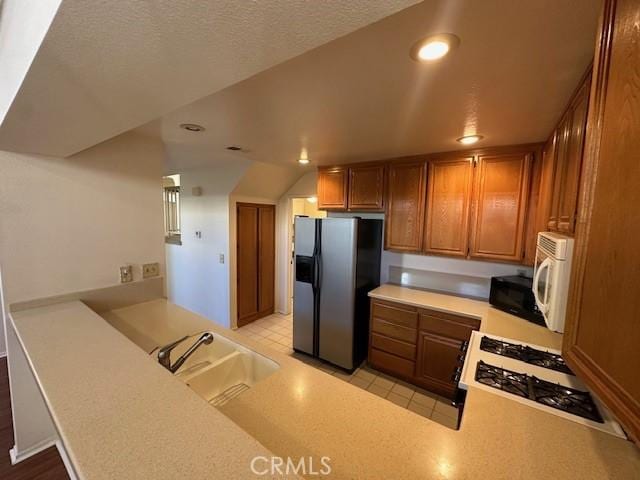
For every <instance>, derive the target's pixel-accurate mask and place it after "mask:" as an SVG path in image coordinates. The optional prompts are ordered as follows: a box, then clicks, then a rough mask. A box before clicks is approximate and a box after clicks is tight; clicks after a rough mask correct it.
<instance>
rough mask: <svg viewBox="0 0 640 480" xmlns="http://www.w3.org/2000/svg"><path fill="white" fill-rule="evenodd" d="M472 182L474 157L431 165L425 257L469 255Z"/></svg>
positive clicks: (434, 162) (431, 163) (428, 186)
mask: <svg viewBox="0 0 640 480" xmlns="http://www.w3.org/2000/svg"><path fill="white" fill-rule="evenodd" d="M472 178H473V157H472V156H470V157H463V158H460V159H456V160H442V161H432V162H429V172H428V176H427V206H426V219H425V234H424V244H423V248H424V251H425V253H441V254H446V255H456V256H461V257H465V256H466V255H467V251H468V239H469V205H470V203H471V188H472Z"/></svg>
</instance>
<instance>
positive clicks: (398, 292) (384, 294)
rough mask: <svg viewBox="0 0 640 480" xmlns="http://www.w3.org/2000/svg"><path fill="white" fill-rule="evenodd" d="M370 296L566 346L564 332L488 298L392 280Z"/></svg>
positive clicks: (510, 335)
mask: <svg viewBox="0 0 640 480" xmlns="http://www.w3.org/2000/svg"><path fill="white" fill-rule="evenodd" d="M369 296H370V297H372V298H378V299H380V300H387V301H390V302H400V303H405V304H407V305H413V306H414V307H419V308H430V309H432V310H438V311H441V312H450V313H455V314H457V315H463V316H467V317H472V318H477V319H478V320H481V324H480V331H481V332H486V333H491V334H493V335H497V336H499V337H505V338H511V339H513V340H520V341H523V342H527V343H532V344H535V345H539V346H541V347H546V348H553V349H556V350H560V349H561V347H562V335H561V334H559V333H556V332H552V331H551V330H549V329H547V328H545V327H541V326H539V325H535V324H534V323H531V322H528V321H526V320H523V319H521V318H519V317H515V316H513V315H510V314H508V313H505V312H503V311H501V310H498V309H495V308H493V307H491V305H489V303H487V302H482V301H479V300H471V299H469V298H464V297H458V296H455V295H446V294H442V293H435V292H429V291H426V290H419V289H414V288H407V287H401V286H399V285H392V284H385V285H381V286H380V287H378V288H376V289H374V290H372V291H370V292H369Z"/></svg>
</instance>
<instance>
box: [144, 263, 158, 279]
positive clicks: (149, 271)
mask: <svg viewBox="0 0 640 480" xmlns="http://www.w3.org/2000/svg"><path fill="white" fill-rule="evenodd" d="M158 275H160V264H159V263H157V262H156V263H145V264H143V265H142V278H150V277H157V276H158Z"/></svg>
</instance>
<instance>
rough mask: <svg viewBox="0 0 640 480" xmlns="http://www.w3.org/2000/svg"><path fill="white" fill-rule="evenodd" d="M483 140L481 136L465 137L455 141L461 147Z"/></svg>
mask: <svg viewBox="0 0 640 480" xmlns="http://www.w3.org/2000/svg"><path fill="white" fill-rule="evenodd" d="M483 138H484V137H483V136H482V135H465V136H464V137H460V138H458V139H456V141H457V142H459V143H461V144H463V145H471V144H473V143H476V142H478V141H480V140H482V139H483Z"/></svg>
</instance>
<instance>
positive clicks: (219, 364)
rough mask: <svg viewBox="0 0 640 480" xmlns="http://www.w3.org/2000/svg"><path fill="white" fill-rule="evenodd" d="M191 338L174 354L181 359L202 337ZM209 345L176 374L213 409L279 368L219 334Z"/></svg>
mask: <svg viewBox="0 0 640 480" xmlns="http://www.w3.org/2000/svg"><path fill="white" fill-rule="evenodd" d="M199 335H200V334H198V335H194V336H193V338H189V339H187V340H185V341H184V342H183V344H181V345H180V347H179V348H180V349H179V350H178V347H176V348H175V349H174V351H173V352H172V358H174V359H175V358H178V357H179V356H180V355H182V353H183V352H184V351H186V350H187V349H188V348H189V347H190V346H191V345H192V344H193V342H194V341H195V339H197V338H198V337H199ZM213 337H214V341H213V343H211V344H210V345H201V346H200V348H199V349H198V350H196V352H195V353H194V354H193V355H191V357H189V359H188V360H187V361H186V362H185V363H184V365H183V366H182V367H181V368H180V370H178V371H177V372H176V377H178V378H179V379H180V380H182V381H183V382H184V383H186V384H187V385H188V386H189V387H191V389H193V391H194V392H195V393H197V394H198V395H200V396H201V397H202V398H204V399H205V400H206V401H207V402H209V403H210V404H212V405H214V406H220V405H224V404H225V403H226V402H228V401H229V400H231V399H232V398H235V397H236V396H238V395H239V394H241V393H242V392H243V391H245V390H247V389H249V388H251V387H252V386H253V385H255V384H256V383H257V382H259V381H261V380H263V379H265V378H267V377H268V376H269V375H271V374H272V373H274V372H275V371H276V370H278V369H279V368H280V366H279V365H278V364H277V363H276V362H274V361H273V360H271V359H269V358H267V357H265V356H263V355H260V354H259V353H257V352H254V351H253V350H251V349H249V348H247V347H244V346H242V345H240V344H238V343H236V342H234V341H232V340H230V339H228V338H226V337H224V336H222V335H220V334H217V333H214V334H213Z"/></svg>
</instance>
